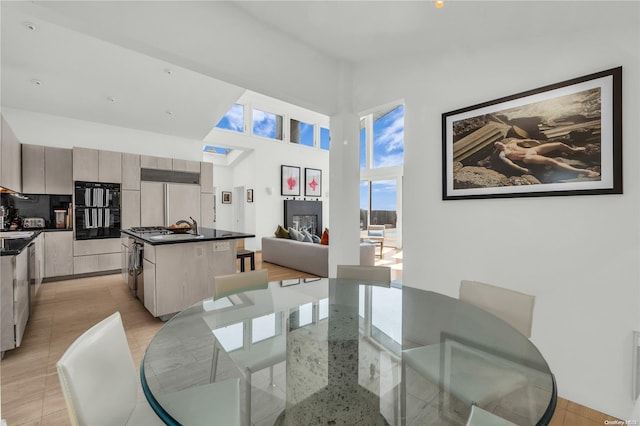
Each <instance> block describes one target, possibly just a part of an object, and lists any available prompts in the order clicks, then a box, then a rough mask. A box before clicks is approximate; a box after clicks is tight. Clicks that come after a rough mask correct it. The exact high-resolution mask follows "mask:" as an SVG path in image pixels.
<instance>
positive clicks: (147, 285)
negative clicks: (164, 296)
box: [142, 259, 159, 317]
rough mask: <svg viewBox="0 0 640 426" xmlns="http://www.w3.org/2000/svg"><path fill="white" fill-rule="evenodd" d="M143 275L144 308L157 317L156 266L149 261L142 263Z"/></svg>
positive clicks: (144, 260)
mask: <svg viewBox="0 0 640 426" xmlns="http://www.w3.org/2000/svg"><path fill="white" fill-rule="evenodd" d="M142 268H143V269H142V275H143V276H144V301H143V303H144V307H145V308H147V310H148V311H149V312H151V315H153V316H154V317H157V316H159V315H157V314H156V312H157V308H156V265H155V264H154V263H151V262H150V261H148V260H147V259H143V261H142Z"/></svg>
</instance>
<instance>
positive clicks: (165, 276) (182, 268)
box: [121, 227, 255, 320]
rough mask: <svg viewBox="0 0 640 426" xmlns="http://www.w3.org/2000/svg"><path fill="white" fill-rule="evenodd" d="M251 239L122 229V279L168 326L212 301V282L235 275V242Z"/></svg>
mask: <svg viewBox="0 0 640 426" xmlns="http://www.w3.org/2000/svg"><path fill="white" fill-rule="evenodd" d="M252 237H255V235H253V234H245V233H241V232H233V231H225V230H221V229H212V228H201V229H199V232H198V234H197V235H194V234H191V233H185V234H182V233H172V232H170V231H167V230H166V229H163V228H161V227H155V228H131V229H123V230H122V231H121V242H122V256H123V263H122V264H123V268H122V277H123V279H124V280H125V282H128V283H129V287H130V289H131V291H132V292H133V293H134V294H135V295H136V296H137V297H138V298H139V299H140V300H141V301H142V302H143V303H144V306H145V308H147V310H148V311H149V312H151V314H152V315H153V316H155V317H159V318H161V319H163V320H165V319H168V318H170V317H171V316H173V314H175V313H177V312H180V311H182V310H184V309H185V308H187V307H189V306H191V305H192V304H194V303H196V302H197V301H199V300H202V299H206V298H208V297H213V277H214V276H217V275H226V274H233V273H235V272H236V253H237V251H236V246H237V243H236V240H237V239H240V238H252ZM136 278H137V279H136Z"/></svg>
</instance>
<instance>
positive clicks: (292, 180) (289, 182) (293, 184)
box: [287, 176, 296, 191]
mask: <svg viewBox="0 0 640 426" xmlns="http://www.w3.org/2000/svg"><path fill="white" fill-rule="evenodd" d="M287 186H288V187H289V190H290V191H291V190H293V188H295V187H296V180H295V178H293V177H291V176H289V178H288V179H287Z"/></svg>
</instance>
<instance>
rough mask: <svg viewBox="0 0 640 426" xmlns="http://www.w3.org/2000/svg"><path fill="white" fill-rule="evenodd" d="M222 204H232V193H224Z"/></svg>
mask: <svg viewBox="0 0 640 426" xmlns="http://www.w3.org/2000/svg"><path fill="white" fill-rule="evenodd" d="M222 204H231V191H222Z"/></svg>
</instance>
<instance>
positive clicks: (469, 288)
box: [459, 280, 536, 338]
mask: <svg viewBox="0 0 640 426" xmlns="http://www.w3.org/2000/svg"><path fill="white" fill-rule="evenodd" d="M459 299H460V300H462V301H464V302H467V303H470V304H472V305H474V306H477V307H478V308H481V309H484V310H485V311H488V312H490V313H492V314H493V315H495V316H497V317H498V318H500V319H502V320H504V321H506V322H507V323H509V324H511V326H513V327H514V328H515V329H516V330H518V331H519V332H520V333H522V334H524V335H525V336H527V337H528V338H530V337H531V327H532V324H533V306H534V304H535V299H536V298H535V296H532V295H529V294H525V293H520V292H518V291H515V290H511V289H508V288H503V287H497V286H494V285H491V284H485V283H481V282H479V281H467V280H462V281H461V282H460V293H459Z"/></svg>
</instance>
